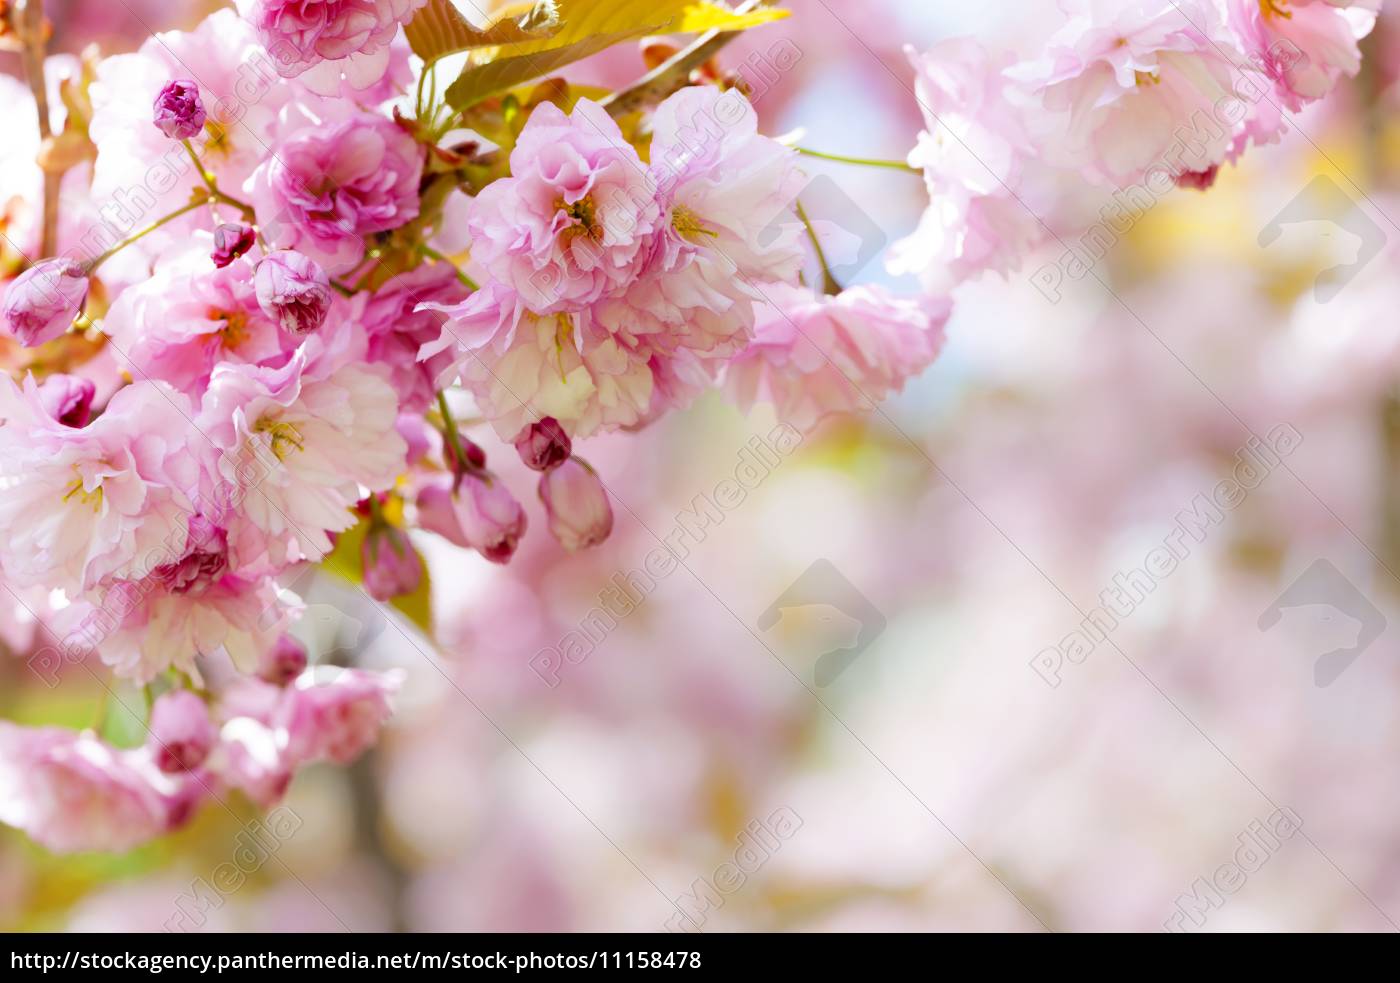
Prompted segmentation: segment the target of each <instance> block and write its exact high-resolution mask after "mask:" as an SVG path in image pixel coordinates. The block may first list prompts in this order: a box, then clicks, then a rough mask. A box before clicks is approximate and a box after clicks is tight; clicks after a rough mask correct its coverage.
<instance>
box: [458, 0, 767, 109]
mask: <svg viewBox="0 0 1400 983" xmlns="http://www.w3.org/2000/svg"><path fill="white" fill-rule="evenodd" d="M787 13H788V12H787V11H786V10H774V9H767V8H760V9H757V10H752V11H749V12H747V13H736V12H735V11H732V10H730V9H729V8H727V7H725V6H723V5H722V4H719V3H716V2H712V0H559V2H558V14H559V26H558V28H557V30H555V31H554V32H553V33H552V34H551V35H550V36H549V37H548V38H539V39H533V40H530V41H524V42H519V43H513V44H506V45H502V46H500V47H497V48H493V49H491V50H481V51H478V52H477V53H476V55H475V56H474V57H473V61H474V62H475V63H474V64H468V65H467V67H466V68H464V69H463V70H462V74H461V75H459V76H458V77H457V80H456V81H455V82H453V83H452V85H451V86H450V87H449V88H448V90H447V101H448V103H449V104H451V105H452V106H453V107H454V108H455V109H459V110H460V109H466V108H468V107H470V106H472V105H475V104H476V103H478V102H480V101H481V100H482V99H485V98H487V97H488V96H492V95H495V94H497V93H499V92H503V91H505V90H506V89H510V88H513V87H515V86H517V85H520V84H521V83H524V82H528V81H529V80H530V79H533V78H538V77H539V76H541V75H544V74H547V73H549V72H553V71H555V70H557V69H559V68H563V67H564V66H565V65H568V64H570V63H572V62H575V61H578V60H580V59H582V58H587V57H588V56H590V55H594V54H597V53H598V52H599V51H602V50H604V49H605V48H609V47H611V46H613V45H614V44H617V43H619V42H622V41H626V40H629V39H631V38H636V37H641V36H642V35H646V34H690V33H698V32H704V31H712V30H718V31H742V30H745V29H746V28H749V27H754V26H756V25H759V24H766V23H769V22H770V21H774V20H778V19H780V18H782V17H785V16H787Z"/></svg>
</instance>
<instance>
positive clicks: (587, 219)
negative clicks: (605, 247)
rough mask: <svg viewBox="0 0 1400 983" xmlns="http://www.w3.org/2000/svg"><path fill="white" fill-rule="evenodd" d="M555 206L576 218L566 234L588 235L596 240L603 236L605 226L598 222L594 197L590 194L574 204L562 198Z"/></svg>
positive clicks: (565, 231)
mask: <svg viewBox="0 0 1400 983" xmlns="http://www.w3.org/2000/svg"><path fill="white" fill-rule="evenodd" d="M554 207H555V208H557V209H559V210H560V211H562V212H564V213H565V214H567V215H568V216H569V218H571V219H573V220H574V224H573V225H571V226H569V227H568V228H567V229H565V230H564V233H563V234H564V235H586V236H588V238H590V239H593V240H595V241H597V240H599V239H602V238H603V228H602V226H600V225H599V224H598V214H597V210H596V209H595V208H594V205H593V199H592V198H591V197H589V196H588V195H584V196H583V197H582V198H580V199H579V200H578V201H576V202H574V203H573V204H572V205H570V204H568V203H566V202H565V201H564V199H563V198H560V199H559V200H558V201H556V202H555V203H554Z"/></svg>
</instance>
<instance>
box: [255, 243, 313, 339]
mask: <svg viewBox="0 0 1400 983" xmlns="http://www.w3.org/2000/svg"><path fill="white" fill-rule="evenodd" d="M253 288H254V290H255V291H256V293H257V295H258V306H259V307H261V308H262V310H263V313H264V314H266V315H267V316H268V317H270V318H272V319H273V320H274V321H276V322H277V323H279V324H281V325H282V327H283V328H285V329H286V330H288V331H290V332H291V333H292V334H297V335H303V334H308V333H310V332H312V331H315V330H316V329H317V328H319V327H320V326H321V325H322V324H324V323H325V321H326V315H327V314H328V313H329V312H330V309H331V281H330V278H329V277H327V276H326V271H325V270H323V269H321V267H320V266H318V265H317V264H316V262H315V261H314V260H312V259H311V258H309V257H307V256H304V255H302V254H301V253H299V252H296V251H295V250H291V249H279V250H278V251H277V252H274V253H268V255H267V257H266V258H265V259H263V261H262V262H261V263H259V264H258V270H257V273H256V274H254V276H253Z"/></svg>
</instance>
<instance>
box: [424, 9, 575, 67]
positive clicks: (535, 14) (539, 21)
mask: <svg viewBox="0 0 1400 983" xmlns="http://www.w3.org/2000/svg"><path fill="white" fill-rule="evenodd" d="M522 8H523V9H522ZM558 26H559V14H558V11H557V10H556V8H555V4H554V3H553V0H540V2H539V3H536V4H535V5H534V6H527V5H523V4H516V5H513V6H512V7H511V8H509V9H507V10H506V11H504V12H503V13H502V14H501V15H500V16H499V17H497V18H496V19H495V20H494V21H492V22H491V23H489V24H487V25H486V26H485V27H473V26H472V25H471V24H470V23H469V22H468V21H467V19H466V18H465V17H463V16H462V15H461V13H460V12H458V10H457V7H456V5H455V4H453V2H452V0H428V4H427V6H425V7H423V8H421V9H420V10H419V11H418V13H416V14H414V15H413V20H411V21H409V22H408V23H407V24H405V25H404V29H403V32H404V34H405V35H406V36H407V37H408V45H409V47H411V48H412V49H413V53H414V54H415V55H417V56H418V57H419V58H422V59H423V61H424V62H425V63H427V64H429V65H431V64H432V63H433V62H435V61H437V60H438V59H439V58H443V57H446V56H447V55H451V54H455V53H456V52H458V51H467V50H469V49H471V48H492V47H496V46H498V45H502V44H515V43H517V42H525V41H538V40H541V39H543V38H547V37H549V36H550V35H551V34H553V33H554V31H555V30H556V29H557V28H558Z"/></svg>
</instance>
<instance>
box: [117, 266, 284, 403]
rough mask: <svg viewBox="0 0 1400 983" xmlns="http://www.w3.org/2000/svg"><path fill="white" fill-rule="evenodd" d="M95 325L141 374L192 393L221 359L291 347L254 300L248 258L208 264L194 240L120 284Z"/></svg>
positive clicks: (266, 355) (275, 356)
mask: <svg viewBox="0 0 1400 983" xmlns="http://www.w3.org/2000/svg"><path fill="white" fill-rule="evenodd" d="M103 327H104V329H105V330H106V331H107V333H108V334H109V335H111V337H112V338H113V340H114V341H115V342H116V344H117V345H118V346H119V347H120V348H121V350H122V351H123V352H124V353H125V354H126V356H127V357H128V358H130V359H131V360H132V361H133V362H134V363H135V364H137V365H139V366H141V368H142V370H143V371H144V372H145V373H146V374H147V376H148V377H150V378H155V379H161V380H164V381H166V382H168V383H170V384H171V385H172V386H174V387H176V388H177V389H180V390H182V391H184V392H186V393H189V394H190V395H192V396H197V395H198V394H199V393H200V392H202V391H203V389H204V387H205V386H207V385H208V383H209V378H210V376H211V375H212V374H213V371H214V367H215V366H216V365H218V364H220V363H221V362H229V363H247V364H252V365H258V364H263V363H268V362H277V361H281V360H283V359H285V358H286V355H287V353H288V352H290V351H291V350H292V349H293V348H295V347H296V343H295V340H294V339H293V337H292V335H291V334H290V333H288V332H286V331H283V330H282V328H281V327H280V324H279V322H278V321H277V320H275V319H273V318H271V317H269V316H268V315H267V314H266V313H265V312H264V311H263V310H262V308H261V306H260V305H259V303H258V298H257V294H256V290H255V288H254V275H253V268H252V265H251V264H250V263H249V261H248V260H247V259H238V260H233V261H232V262H230V263H229V264H228V265H227V266H225V267H223V268H222V269H210V268H209V260H208V254H207V253H206V252H205V250H204V249H202V248H198V249H194V250H190V251H188V252H186V253H184V254H182V255H180V256H177V257H172V258H171V259H169V260H167V261H165V262H162V263H160V264H158V265H157V267H156V270H155V273H154V275H153V276H151V278H150V279H148V280H147V281H146V282H144V283H139V284H136V285H135V286H132V287H130V288H128V289H126V290H124V291H123V292H122V294H121V296H120V297H118V298H117V300H116V303H114V304H113V305H112V308H111V310H110V311H108V312H107V317H106V318H105V319H104V321H103Z"/></svg>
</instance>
